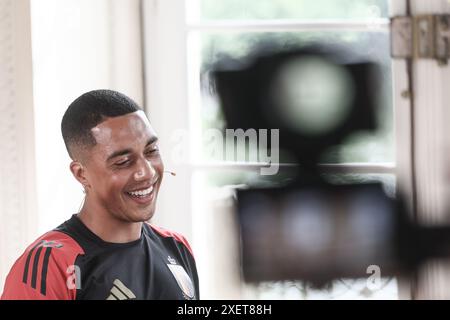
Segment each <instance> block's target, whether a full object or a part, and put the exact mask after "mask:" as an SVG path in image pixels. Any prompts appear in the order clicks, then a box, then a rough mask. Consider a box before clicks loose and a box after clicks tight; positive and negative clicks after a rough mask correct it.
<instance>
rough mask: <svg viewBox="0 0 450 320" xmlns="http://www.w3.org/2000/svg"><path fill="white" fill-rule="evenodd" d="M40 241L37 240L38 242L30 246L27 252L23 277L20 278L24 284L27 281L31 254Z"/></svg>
mask: <svg viewBox="0 0 450 320" xmlns="http://www.w3.org/2000/svg"><path fill="white" fill-rule="evenodd" d="M41 243H42V241H39V242H38V243H36V244H35V245H34V247H33V248H31V250H30V252H29V253H28V256H27V261H26V262H25V268H24V270H23V278H22V281H23V283H25V284H26V283H27V280H28V269H29V268H30V260H31V256H32V255H33V252H34V249H36V247H37V246H38V245H40V244H41Z"/></svg>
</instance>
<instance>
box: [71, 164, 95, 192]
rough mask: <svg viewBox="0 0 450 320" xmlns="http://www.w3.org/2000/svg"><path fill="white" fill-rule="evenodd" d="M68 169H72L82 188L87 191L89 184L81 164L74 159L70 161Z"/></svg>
mask: <svg viewBox="0 0 450 320" xmlns="http://www.w3.org/2000/svg"><path fill="white" fill-rule="evenodd" d="M70 171H72V174H73V176H74V177H75V179H77V180H78V182H80V183H81V185H82V186H83V188H84V190H85V191H87V190H88V189H89V188H90V187H91V185H90V183H89V179H88V177H87V172H86V168H85V167H84V166H83V165H82V164H81V162H79V161H77V160H74V161H72V162H71V163H70Z"/></svg>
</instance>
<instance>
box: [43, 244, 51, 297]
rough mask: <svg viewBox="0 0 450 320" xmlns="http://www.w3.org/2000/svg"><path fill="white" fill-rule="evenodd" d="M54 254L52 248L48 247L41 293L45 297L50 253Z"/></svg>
mask: <svg viewBox="0 0 450 320" xmlns="http://www.w3.org/2000/svg"><path fill="white" fill-rule="evenodd" d="M51 252H52V247H47V249H46V250H45V254H44V262H42V273H41V293H42V294H43V295H44V296H45V293H46V291H47V270H48V261H49V259H50V253H51Z"/></svg>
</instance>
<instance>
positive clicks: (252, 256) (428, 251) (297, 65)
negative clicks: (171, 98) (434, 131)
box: [213, 45, 450, 285]
mask: <svg viewBox="0 0 450 320" xmlns="http://www.w3.org/2000/svg"><path fill="white" fill-rule="evenodd" d="M267 49H268V50H267ZM213 78H214V85H215V88H216V91H217V93H218V96H219V100H220V102H221V107H222V109H223V113H224V115H225V118H226V123H227V129H243V130H247V129H255V130H258V129H279V146H280V149H281V151H282V152H284V153H288V154H289V155H290V157H291V159H293V162H294V163H295V164H296V165H297V170H298V174H297V175H296V176H295V177H293V179H291V180H290V181H289V183H285V184H284V185H283V186H280V187H276V188H247V189H240V190H237V205H236V211H237V221H238V225H239V231H240V240H241V241H240V243H241V262H242V271H243V275H244V278H245V279H246V280H247V281H250V282H259V281H272V280H295V279H299V280H306V281H309V282H311V283H313V284H318V285H320V284H324V283H326V282H328V281H331V280H333V279H336V278H359V277H366V276H367V273H366V270H367V267H368V266H370V265H377V266H379V267H380V269H381V272H382V274H383V276H396V275H407V274H410V273H411V272H414V271H415V270H416V269H417V268H418V267H419V266H420V265H421V264H422V263H423V262H424V261H425V260H426V259H428V258H431V257H439V256H445V255H447V254H448V253H449V252H448V251H449V250H448V246H446V245H445V241H446V239H449V240H450V237H449V234H450V232H449V228H447V227H442V228H426V227H420V226H418V225H417V224H415V223H414V222H413V221H412V220H411V219H410V217H411V216H412V215H411V214H409V213H408V212H407V210H406V209H405V208H406V207H405V206H404V204H403V201H402V199H401V191H398V192H397V195H396V197H395V199H394V198H391V197H389V196H387V195H386V193H385V192H384V190H383V187H382V185H381V184H380V183H366V184H347V185H335V184H332V183H330V182H328V181H326V180H325V179H324V178H323V174H322V172H321V166H320V165H319V160H320V158H321V156H322V155H323V153H324V152H325V151H326V150H327V149H328V148H329V147H332V146H335V145H337V144H339V143H340V142H342V141H343V140H344V139H345V138H346V137H347V136H348V135H349V134H351V133H353V132H355V131H359V130H374V129H376V123H375V111H376V107H377V105H378V99H379V98H378V97H379V96H380V92H379V91H380V88H379V87H380V81H381V80H380V79H381V77H380V70H379V67H378V65H377V64H376V63H374V62H372V61H369V60H361V59H359V58H357V57H356V56H354V55H352V54H351V53H350V52H348V51H345V50H343V49H341V48H336V47H334V48H332V47H327V46H322V45H315V46H310V47H307V48H301V49H284V50H277V49H274V48H272V47H270V46H267V45H266V46H265V48H264V49H263V50H257V51H255V54H253V55H251V56H249V57H248V58H247V59H246V60H245V61H234V60H231V59H229V60H227V59H223V60H222V61H221V62H220V63H219V64H218V65H217V66H216V68H215V71H214V73H213Z"/></svg>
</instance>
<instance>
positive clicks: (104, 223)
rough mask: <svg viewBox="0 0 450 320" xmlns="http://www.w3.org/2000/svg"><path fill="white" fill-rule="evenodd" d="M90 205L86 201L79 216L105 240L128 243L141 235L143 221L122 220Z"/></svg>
mask: <svg viewBox="0 0 450 320" xmlns="http://www.w3.org/2000/svg"><path fill="white" fill-rule="evenodd" d="M89 207H90V206H89V205H88V204H87V203H85V204H84V205H83V208H82V209H81V211H80V213H78V218H79V219H80V220H81V222H82V223H83V224H84V225H85V226H86V227H87V228H88V229H89V230H91V231H92V232H93V233H94V234H95V235H97V236H98V237H99V238H100V239H102V240H103V241H106V242H112V243H127V242H131V241H135V240H138V239H139V238H140V237H141V231H142V222H127V221H122V220H119V219H117V218H115V217H114V216H113V215H111V214H110V213H108V212H104V210H101V209H100V210H95V209H94V208H89Z"/></svg>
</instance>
